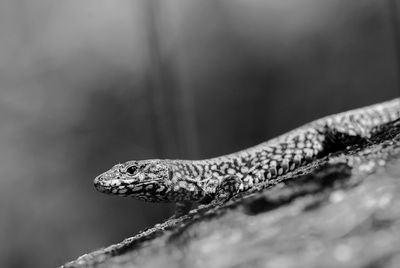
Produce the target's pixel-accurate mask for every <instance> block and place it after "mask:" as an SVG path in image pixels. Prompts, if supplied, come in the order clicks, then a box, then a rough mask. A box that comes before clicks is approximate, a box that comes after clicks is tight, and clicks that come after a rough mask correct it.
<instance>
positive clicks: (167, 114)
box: [143, 0, 198, 157]
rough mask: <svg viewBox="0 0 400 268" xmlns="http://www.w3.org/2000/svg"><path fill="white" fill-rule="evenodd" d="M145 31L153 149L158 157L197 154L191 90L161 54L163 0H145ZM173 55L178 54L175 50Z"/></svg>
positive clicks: (163, 24) (168, 59)
mask: <svg viewBox="0 0 400 268" xmlns="http://www.w3.org/2000/svg"><path fill="white" fill-rule="evenodd" d="M143 5H144V8H145V12H146V21H145V27H146V29H145V30H146V33H147V37H148V38H147V42H148V49H149V69H148V70H147V81H148V83H147V84H148V91H149V101H150V103H151V105H150V107H149V109H150V114H151V121H152V124H153V131H154V141H155V149H156V152H157V154H159V157H171V155H176V156H186V157H193V156H196V155H197V144H198V140H197V135H196V127H195V115H194V112H193V96H192V95H193V93H192V91H191V90H190V89H189V88H186V89H181V88H180V87H179V86H178V83H177V82H176V80H177V79H176V76H177V74H176V73H175V72H174V71H175V70H176V68H174V67H175V66H174V64H172V61H171V59H170V58H168V56H166V55H163V54H162V42H161V41H162V40H161V38H160V37H162V36H163V35H162V33H160V28H161V26H164V27H165V23H160V19H161V16H160V10H161V8H162V2H160V1H158V0H152V1H148V0H144V1H143ZM175 55H179V53H176V54H175Z"/></svg>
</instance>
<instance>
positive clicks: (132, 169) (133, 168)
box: [126, 166, 136, 175]
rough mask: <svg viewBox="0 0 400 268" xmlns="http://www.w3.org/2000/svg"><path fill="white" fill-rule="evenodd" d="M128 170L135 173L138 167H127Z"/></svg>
mask: <svg viewBox="0 0 400 268" xmlns="http://www.w3.org/2000/svg"><path fill="white" fill-rule="evenodd" d="M126 172H127V173H129V174H131V175H133V174H135V172H136V167H135V166H130V167H128V168H127V169H126Z"/></svg>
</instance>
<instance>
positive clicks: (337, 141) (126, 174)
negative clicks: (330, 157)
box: [94, 98, 400, 208]
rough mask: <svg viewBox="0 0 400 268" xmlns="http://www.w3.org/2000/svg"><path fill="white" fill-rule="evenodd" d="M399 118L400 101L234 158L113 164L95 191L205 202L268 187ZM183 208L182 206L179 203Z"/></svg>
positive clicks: (326, 121)
mask: <svg viewBox="0 0 400 268" xmlns="http://www.w3.org/2000/svg"><path fill="white" fill-rule="evenodd" d="M399 118H400V98H398V99H394V100H391V101H387V102H383V103H380V104H375V105H371V106H367V107H364V108H359V109H355V110H351V111H348V112H344V113H339V114H335V115H331V116H327V117H324V118H322V119H319V120H316V121H313V122H311V123H308V124H306V125H303V126H301V127H299V128H297V129H295V130H292V131H290V132H288V133H286V134H283V135H281V136H279V137H277V138H274V139H272V140H269V141H267V142H264V143H261V144H259V145H257V146H254V147H251V148H248V149H246V150H243V151H240V152H236V153H233V154H229V155H225V156H220V157H216V158H211V159H205V160H193V161H191V160H170V159H150V160H140V161H128V162H126V163H123V164H117V165H115V166H114V167H112V168H111V169H110V170H108V171H106V172H104V173H103V174H101V175H99V176H98V177H96V178H95V180H94V184H95V187H96V189H97V190H99V191H100V192H104V193H109V194H115V195H119V196H129V197H133V198H136V199H140V200H144V201H150V202H177V203H179V204H180V207H182V208H184V207H187V204H188V203H190V202H203V203H207V202H210V201H212V200H221V199H222V200H224V199H229V198H230V197H232V196H233V195H235V194H237V193H239V192H243V191H248V190H249V189H251V188H253V187H256V186H260V185H261V184H262V185H268V183H269V182H271V183H273V182H274V180H276V178H277V177H278V176H281V175H283V174H286V173H288V172H289V171H293V170H295V169H296V168H298V167H300V166H302V165H305V164H307V163H309V162H311V161H313V160H315V159H317V158H320V157H323V156H325V155H327V154H329V153H333V152H335V151H338V150H341V149H344V148H345V147H346V146H348V145H351V144H355V143H358V142H362V141H367V140H368V139H369V138H370V137H371V135H373V134H374V132H375V131H377V130H378V129H379V127H380V126H381V125H383V124H386V123H388V122H391V121H394V120H397V119H399ZM183 204H186V205H183Z"/></svg>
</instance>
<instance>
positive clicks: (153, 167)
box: [94, 159, 172, 202]
mask: <svg viewBox="0 0 400 268" xmlns="http://www.w3.org/2000/svg"><path fill="white" fill-rule="evenodd" d="M171 179H172V167H171V165H170V164H169V162H168V161H167V160H158V159H154V160H141V161H128V162H126V163H123V164H117V165H115V166H113V167H112V168H111V169H110V170H108V171H106V172H104V173H103V174H100V175H99V176H97V177H96V178H95V179H94V186H95V188H96V189H97V190H98V191H100V192H102V193H108V194H114V195H120V196H129V197H133V198H135V199H140V200H144V201H150V202H160V201H167V200H166V196H167V194H168V192H169V191H170V188H171Z"/></svg>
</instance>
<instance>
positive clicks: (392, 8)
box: [387, 0, 400, 94]
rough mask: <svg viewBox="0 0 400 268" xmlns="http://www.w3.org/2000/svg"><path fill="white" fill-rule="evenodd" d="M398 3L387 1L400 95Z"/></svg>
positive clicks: (399, 24)
mask: <svg viewBox="0 0 400 268" xmlns="http://www.w3.org/2000/svg"><path fill="white" fill-rule="evenodd" d="M396 1H398V0H387V3H388V6H389V17H390V23H391V24H392V31H393V37H394V47H395V50H396V51H395V55H396V67H397V90H398V91H399V94H400V21H399V14H398V12H399V10H398V6H397V3H396Z"/></svg>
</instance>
